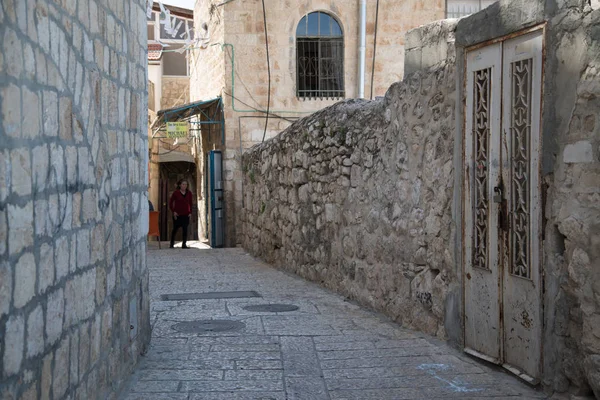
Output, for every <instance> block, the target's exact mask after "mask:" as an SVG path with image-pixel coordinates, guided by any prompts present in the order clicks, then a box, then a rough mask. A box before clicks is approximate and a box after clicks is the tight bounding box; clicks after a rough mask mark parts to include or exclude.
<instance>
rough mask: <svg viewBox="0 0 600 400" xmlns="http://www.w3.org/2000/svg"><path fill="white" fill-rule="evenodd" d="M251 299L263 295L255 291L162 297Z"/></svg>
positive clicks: (163, 295)
mask: <svg viewBox="0 0 600 400" xmlns="http://www.w3.org/2000/svg"><path fill="white" fill-rule="evenodd" d="M249 297H261V295H260V294H258V293H257V292H255V291H254V290H251V291H238V292H207V293H176V294H161V295H160V299H161V300H163V301H176V300H202V299H245V298H249Z"/></svg>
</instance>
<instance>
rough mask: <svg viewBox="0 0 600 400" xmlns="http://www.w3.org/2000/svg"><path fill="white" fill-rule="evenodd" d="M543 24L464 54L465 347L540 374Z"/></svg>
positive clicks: (528, 374) (529, 376)
mask: <svg viewBox="0 0 600 400" xmlns="http://www.w3.org/2000/svg"><path fill="white" fill-rule="evenodd" d="M542 62H543V31H542V30H537V31H534V32H530V33H527V34H525V35H521V36H517V37H515V38H512V39H508V40H506V41H499V42H497V43H494V44H492V45H490V46H487V47H483V48H480V49H477V50H474V51H471V52H469V53H468V54H467V77H466V78H467V86H466V87H467V92H466V101H467V104H466V124H465V126H466V134H465V169H464V170H465V203H464V204H465V213H464V218H465V220H464V226H465V253H464V260H465V271H464V272H465V276H464V282H465V283H464V292H465V313H464V318H465V321H464V326H465V351H467V352H468V353H471V354H473V355H475V356H478V357H481V358H484V359H486V360H488V361H492V362H495V363H497V364H502V365H504V366H505V367H506V368H507V369H509V370H510V371H512V372H513V373H515V374H517V375H519V376H521V377H522V378H523V379H526V380H528V381H530V382H536V381H537V379H538V378H539V377H540V375H541V348H542V346H541V335H542V300H541V296H542V287H541V282H542V276H541V271H540V268H541V262H540V239H541V223H540V219H541V196H540V179H539V176H540V165H539V160H540V157H539V152H540V119H541V98H542V97H541V95H542V94H541V87H542Z"/></svg>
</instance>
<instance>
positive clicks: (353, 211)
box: [243, 61, 456, 337]
mask: <svg viewBox="0 0 600 400" xmlns="http://www.w3.org/2000/svg"><path fill="white" fill-rule="evenodd" d="M454 91H455V75H454V66H453V62H452V61H450V62H449V63H447V64H446V65H445V66H443V67H442V68H439V69H436V70H432V71H422V72H419V73H416V74H414V75H412V76H410V77H407V79H406V80H405V81H404V82H401V83H396V84H394V85H393V86H392V87H391V88H390V89H389V90H388V92H387V94H386V96H385V98H384V99H381V100H377V101H373V102H366V101H355V100H350V101H346V102H341V103H338V104H337V105H335V106H333V107H330V108H327V109H325V110H323V111H320V112H318V113H315V114H313V115H312V116H310V117H307V118H305V119H303V120H301V121H298V122H296V123H295V124H293V125H292V126H291V127H290V128H288V129H287V130H286V131H284V132H283V133H282V134H281V135H279V136H277V137H276V138H274V139H272V140H270V141H268V142H265V143H264V144H262V145H258V146H256V147H254V148H253V149H252V150H251V151H250V152H248V153H247V154H246V155H245V156H244V171H245V175H244V202H245V208H244V211H245V215H244V236H243V245H244V247H245V248H246V249H248V250H249V251H250V252H251V253H252V254H255V255H258V256H260V257H263V258H265V259H266V260H267V261H269V262H271V263H274V264H276V265H277V266H280V267H282V268H284V269H287V270H289V271H293V272H295V273H297V274H299V275H301V276H303V277H306V278H308V279H311V280H314V281H318V282H322V283H323V284H324V285H326V286H327V287H330V288H332V289H334V290H336V291H338V292H341V293H344V294H345V295H347V296H349V297H351V298H354V299H357V300H359V301H360V302H362V303H363V304H367V305H369V306H371V307H373V308H375V309H377V310H381V311H384V312H385V313H387V314H388V315H390V316H391V317H393V318H394V319H395V320H397V321H399V322H402V324H403V325H405V326H408V327H414V328H417V329H421V330H423V331H425V332H428V333H430V334H432V335H438V336H440V337H445V333H444V323H443V322H444V301H445V294H446V292H447V291H448V290H449V286H450V285H452V284H453V282H455V281H456V277H455V270H454V263H453V252H454V247H453V246H452V242H451V237H452V224H451V221H452V215H451V199H452V193H453V173H454V171H453V164H452V156H453V139H454V136H453V132H454V101H455V94H454Z"/></svg>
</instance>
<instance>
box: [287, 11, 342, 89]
mask: <svg viewBox="0 0 600 400" xmlns="http://www.w3.org/2000/svg"><path fill="white" fill-rule="evenodd" d="M296 88H297V89H296V95H297V96H298V97H299V98H302V99H323V98H334V99H336V98H344V96H345V92H344V35H343V33H342V28H341V26H340V24H339V23H338V22H337V21H336V20H335V19H334V18H333V17H332V16H330V15H329V14H326V13H324V12H312V13H310V14H308V15H306V16H305V17H304V18H302V20H301V21H300V23H299V24H298V28H297V29H296Z"/></svg>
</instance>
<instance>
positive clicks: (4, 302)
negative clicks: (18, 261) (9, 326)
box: [0, 261, 12, 317]
mask: <svg viewBox="0 0 600 400" xmlns="http://www.w3.org/2000/svg"><path fill="white" fill-rule="evenodd" d="M11 297H12V271H11V268H10V264H9V263H8V261H5V262H3V263H0V317H2V316H3V315H4V314H8V311H9V309H10V300H11Z"/></svg>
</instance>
